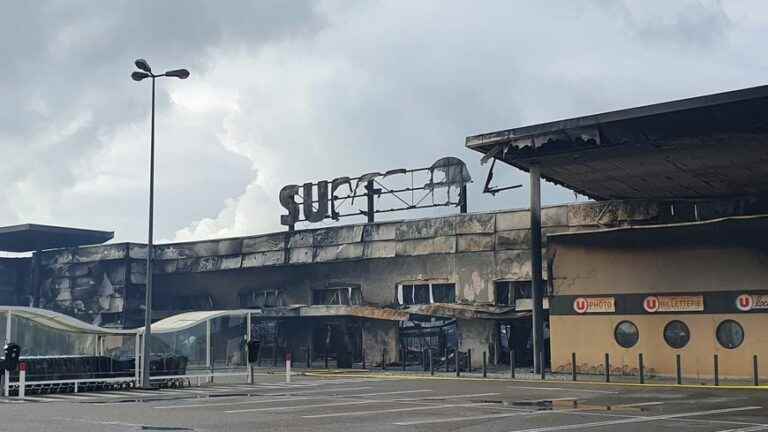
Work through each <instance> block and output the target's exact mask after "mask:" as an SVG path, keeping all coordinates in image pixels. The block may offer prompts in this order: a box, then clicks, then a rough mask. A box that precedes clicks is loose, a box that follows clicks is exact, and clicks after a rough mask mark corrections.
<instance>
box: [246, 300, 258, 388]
mask: <svg viewBox="0 0 768 432" xmlns="http://www.w3.org/2000/svg"><path fill="white" fill-rule="evenodd" d="M251 322H252V318H251V313H250V312H248V313H246V314H245V325H246V326H247V328H246V329H245V340H246V341H247V342H246V346H245V358H246V361H247V363H248V384H253V383H254V382H255V381H256V380H255V378H254V376H253V375H254V373H253V372H254V371H253V361H252V360H253V359H252V358H251V357H250V355H249V353H250V350H249V349H248V343H250V342H251V337H252V336H253V335H252V332H251Z"/></svg>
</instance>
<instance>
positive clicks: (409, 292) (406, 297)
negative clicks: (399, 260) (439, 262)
mask: <svg viewBox="0 0 768 432" xmlns="http://www.w3.org/2000/svg"><path fill="white" fill-rule="evenodd" d="M403 304H405V305H412V304H415V303H414V301H413V285H403Z"/></svg>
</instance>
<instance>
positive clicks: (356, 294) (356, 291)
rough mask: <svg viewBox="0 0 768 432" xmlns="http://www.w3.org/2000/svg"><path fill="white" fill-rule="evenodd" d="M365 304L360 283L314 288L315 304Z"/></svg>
mask: <svg viewBox="0 0 768 432" xmlns="http://www.w3.org/2000/svg"><path fill="white" fill-rule="evenodd" d="M361 304H363V292H362V289H361V287H360V285H341V286H340V285H333V286H326V287H323V288H317V289H313V290H312V305H313V306H358V305H361Z"/></svg>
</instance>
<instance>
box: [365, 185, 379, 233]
mask: <svg viewBox="0 0 768 432" xmlns="http://www.w3.org/2000/svg"><path fill="white" fill-rule="evenodd" d="M365 191H366V195H368V196H367V198H368V211H367V212H366V214H367V215H368V223H373V222H374V211H375V204H374V200H373V198H374V196H375V193H376V188H375V187H374V185H373V180H368V182H367V183H366V184H365Z"/></svg>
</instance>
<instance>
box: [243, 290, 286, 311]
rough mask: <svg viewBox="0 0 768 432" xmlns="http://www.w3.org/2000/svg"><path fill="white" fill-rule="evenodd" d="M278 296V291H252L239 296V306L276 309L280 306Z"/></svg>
mask: <svg viewBox="0 0 768 432" xmlns="http://www.w3.org/2000/svg"><path fill="white" fill-rule="evenodd" d="M280 294H281V293H280V290H279V289H252V290H249V291H247V292H246V293H244V294H241V295H240V306H241V307H245V308H271V307H278V306H280ZM262 297H263V300H262V299H261V298H262ZM249 300H250V301H249Z"/></svg>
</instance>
